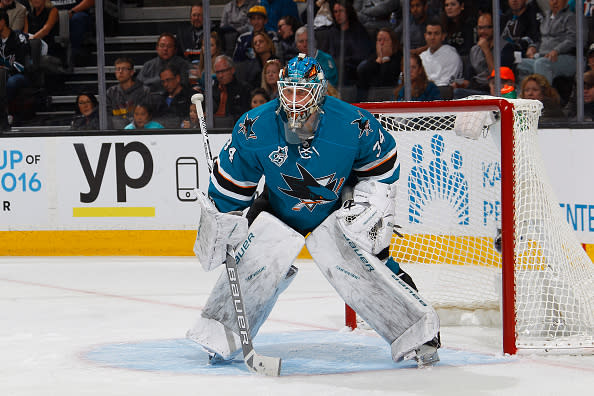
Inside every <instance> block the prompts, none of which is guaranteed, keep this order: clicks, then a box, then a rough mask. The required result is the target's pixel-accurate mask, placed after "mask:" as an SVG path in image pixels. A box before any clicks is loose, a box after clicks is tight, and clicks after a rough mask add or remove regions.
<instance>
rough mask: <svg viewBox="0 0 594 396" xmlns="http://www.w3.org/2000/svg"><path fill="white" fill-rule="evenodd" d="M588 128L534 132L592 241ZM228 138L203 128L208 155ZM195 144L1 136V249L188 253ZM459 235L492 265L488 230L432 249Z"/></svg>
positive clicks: (178, 137) (199, 161)
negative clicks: (209, 149) (207, 134)
mask: <svg viewBox="0 0 594 396" xmlns="http://www.w3.org/2000/svg"><path fill="white" fill-rule="evenodd" d="M588 132H589V131H588V130H550V131H547V132H546V133H541V134H540V136H541V138H540V143H541V151H542V152H543V157H544V159H545V164H547V172H549V174H551V173H552V175H550V176H551V182H552V184H553V187H554V189H555V191H556V193H557V195H558V196H559V197H560V211H561V212H562V213H563V215H564V216H565V217H566V218H567V221H568V222H569V223H570V225H572V227H573V228H574V230H575V231H576V233H577V235H578V238H579V239H580V240H581V241H582V242H583V243H592V242H594V237H593V235H594V198H592V197H594V186H590V185H589V184H588V183H580V182H579V180H586V179H587V178H588V173H589V169H588V166H587V165H588V164H587V157H586V156H585V154H584V155H582V154H580V153H581V151H583V150H587V148H588V147H591V146H592V143H594V142H590V140H594V138H590V137H589V136H588V134H587V133H588ZM228 136H229V135H228V134H216V133H213V134H211V136H210V140H211V145H212V150H213V152H214V153H217V152H218V151H219V150H220V148H221V147H222V146H223V145H224V143H225V141H226V140H227V138H228ZM561 142H562V143H561ZM202 144H203V143H202V139H201V135H200V134H196V133H193V131H189V132H186V131H179V130H178V131H160V132H158V133H153V134H150V135H142V134H134V133H126V134H125V135H121V134H92V133H89V134H72V133H63V134H54V135H48V134H44V135H42V136H39V135H38V136H23V137H21V136H19V137H10V138H3V139H1V140H0V254H3V255H26V256H30V255H149V256H152V255H180V256H185V255H192V246H193V242H194V238H195V225H196V222H197V213H196V206H195V196H194V195H193V194H194V190H193V189H194V188H199V189H200V190H203V191H204V190H206V186H207V183H208V170H207V167H206V163H205V158H204V153H203V146H202ZM560 147H561V148H567V150H560V149H559V148H560ZM552 152H554V153H555V155H554V156H553V155H550V153H552ZM582 162H583V163H582ZM549 163H552V164H551V166H548V164H549ZM580 172H581V173H580ZM590 190H593V191H590ZM589 202H593V204H589ZM407 237H408V238H413V239H414V238H419V237H422V235H421V236H419V235H416V234H415V235H409V236H407ZM460 237H465V238H475V241H473V243H471V244H470V245H471V246H476V255H474V254H471V256H476V257H477V258H476V260H477V261H480V262H485V257H484V255H485V254H487V256H489V257H487V260H486V261H489V262H490V261H492V260H493V259H494V260H495V261H498V260H497V259H498V257H497V254H496V253H495V252H494V251H493V250H492V248H491V247H490V246H491V238H492V237H491V236H490V234H489V235H471V236H468V235H466V236H460V235H450V236H444V238H445V244H444V242H443V241H442V242H440V246H441V247H440V249H443V246H446V249H451V254H453V255H455V246H456V245H457V243H456V238H460ZM430 246H431V245H430ZM588 249H589V247H588ZM485 252H486V253H485ZM428 254H430V252H429V253H428ZM302 257H307V252H306V251H304V252H302Z"/></svg>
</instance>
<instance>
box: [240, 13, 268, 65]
mask: <svg viewBox="0 0 594 396" xmlns="http://www.w3.org/2000/svg"><path fill="white" fill-rule="evenodd" d="M248 19H249V21H250V25H252V31H250V32H246V33H243V34H241V35H240V36H239V37H238V38H237V43H236V44H235V51H234V52H233V61H234V62H242V61H244V60H248V59H255V57H256V54H254V49H253V48H252V39H253V37H254V34H256V33H260V32H265V33H266V34H268V36H269V37H270V39H271V40H272V42H273V43H274V44H275V45H276V44H277V43H278V36H277V35H276V32H275V31H273V30H265V29H264V25H265V24H266V21H267V20H268V17H267V14H266V8H264V7H263V6H261V5H255V6H253V7H252V8H250V10H249V11H248Z"/></svg>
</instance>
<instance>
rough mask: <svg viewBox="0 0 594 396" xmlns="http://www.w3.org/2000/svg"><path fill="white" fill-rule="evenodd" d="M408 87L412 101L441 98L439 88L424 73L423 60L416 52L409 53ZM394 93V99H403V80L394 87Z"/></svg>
mask: <svg viewBox="0 0 594 396" xmlns="http://www.w3.org/2000/svg"><path fill="white" fill-rule="evenodd" d="M403 69H404V67H403ZM410 87H411V95H410V96H411V98H410V100H412V101H423V102H426V101H432V100H440V99H441V94H440V93H439V88H437V85H435V83H434V82H433V81H430V80H429V79H428V78H427V73H425V68H424V67H423V61H422V60H421V57H420V56H419V55H417V54H411V55H410ZM394 93H395V96H396V100H398V101H403V100H404V81H403V82H402V83H401V84H400V85H398V86H397V87H396V90H395V92H394Z"/></svg>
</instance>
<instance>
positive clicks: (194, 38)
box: [176, 3, 204, 62]
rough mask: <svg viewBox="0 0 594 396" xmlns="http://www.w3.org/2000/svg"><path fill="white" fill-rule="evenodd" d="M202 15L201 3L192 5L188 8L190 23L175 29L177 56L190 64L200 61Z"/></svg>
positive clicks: (202, 30)
mask: <svg viewBox="0 0 594 396" xmlns="http://www.w3.org/2000/svg"><path fill="white" fill-rule="evenodd" d="M202 15H203V14H202V3H200V4H194V5H192V6H191V7H190V23H189V24H187V23H186V24H180V26H179V27H178V29H177V35H176V36H177V42H178V43H179V48H178V55H180V56H183V57H184V58H186V59H187V60H188V61H190V62H191V61H194V60H199V59H200V49H201V48H202V36H203V34H204V29H203V26H202V24H203V19H202Z"/></svg>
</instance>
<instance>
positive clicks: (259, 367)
mask: <svg viewBox="0 0 594 396" xmlns="http://www.w3.org/2000/svg"><path fill="white" fill-rule="evenodd" d="M191 100H192V103H194V104H195V105H196V113H197V114H198V119H199V121H200V132H201V133H202V140H203V143H204V153H205V155H206V161H207V163H208V170H209V173H210V175H211V176H212V172H213V159H212V152H211V150H210V142H209V139H208V132H207V130H206V121H205V119H204V112H203V111H202V100H203V96H202V94H195V95H193V96H192V98H191ZM225 270H226V273H227V279H228V280H229V287H230V289H231V298H232V299H233V301H232V302H233V307H234V309H235V317H236V320H237V324H238V326H239V336H240V338H241V349H242V352H243V361H244V362H245V364H246V366H247V367H248V369H249V370H250V371H252V372H255V373H258V374H263V375H269V376H279V375H280V370H281V359H280V358H276V357H269V356H263V355H258V354H257V353H256V351H255V349H254V346H253V344H252V337H251V335H250V330H249V323H248V318H247V312H246V311H245V306H244V303H243V296H242V294H241V287H240V284H239V276H238V273H237V263H236V261H235V252H234V249H233V246H231V245H227V255H226V259H225Z"/></svg>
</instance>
